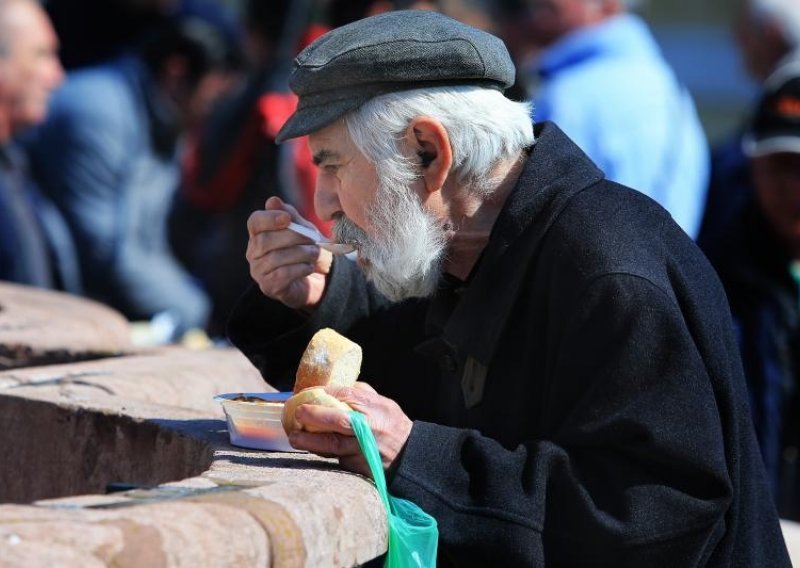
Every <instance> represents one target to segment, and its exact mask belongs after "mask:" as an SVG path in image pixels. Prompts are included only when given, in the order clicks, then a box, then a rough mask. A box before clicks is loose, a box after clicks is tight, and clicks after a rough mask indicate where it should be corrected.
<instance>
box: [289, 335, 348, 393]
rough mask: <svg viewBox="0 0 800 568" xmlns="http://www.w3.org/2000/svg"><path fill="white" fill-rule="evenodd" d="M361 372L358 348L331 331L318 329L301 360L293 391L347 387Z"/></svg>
mask: <svg viewBox="0 0 800 568" xmlns="http://www.w3.org/2000/svg"><path fill="white" fill-rule="evenodd" d="M360 371H361V346H360V345H358V344H357V343H353V342H352V341H350V340H349V339H347V338H346V337H344V336H343V335H340V334H338V333H337V332H336V331H334V330H332V329H330V328H325V329H321V330H319V331H318V332H317V333H315V334H314V337H312V338H311V341H309V342H308V346H307V347H306V350H305V352H304V353H303V356H302V357H301V358H300V365H299V366H298V367H297V375H296V376H295V382H294V392H295V393H298V392H300V391H301V390H303V389H307V388H309V387H324V386H327V385H339V386H343V387H349V386H352V385H353V383H355V382H356V381H357V380H358V373H359V372H360Z"/></svg>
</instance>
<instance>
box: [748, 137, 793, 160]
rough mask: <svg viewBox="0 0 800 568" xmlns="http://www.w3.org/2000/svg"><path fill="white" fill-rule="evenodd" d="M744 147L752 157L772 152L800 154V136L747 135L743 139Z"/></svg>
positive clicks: (767, 154)
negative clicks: (758, 137)
mask: <svg viewBox="0 0 800 568" xmlns="http://www.w3.org/2000/svg"><path fill="white" fill-rule="evenodd" d="M742 149H743V150H744V153H745V155H746V156H749V157H750V158H760V157H762V156H769V155H770V154H800V137H798V136H786V135H783V136H769V137H766V138H761V139H756V138H754V137H753V136H746V137H745V138H744V139H743V140H742Z"/></svg>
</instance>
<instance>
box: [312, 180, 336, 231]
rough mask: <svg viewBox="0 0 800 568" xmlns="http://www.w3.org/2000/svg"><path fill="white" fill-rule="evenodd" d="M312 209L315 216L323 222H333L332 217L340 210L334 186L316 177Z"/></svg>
mask: <svg viewBox="0 0 800 568" xmlns="http://www.w3.org/2000/svg"><path fill="white" fill-rule="evenodd" d="M314 209H315V210H316V212H317V216H318V217H319V218H320V219H322V220H323V221H331V220H333V216H334V215H335V214H336V213H338V212H340V211H341V210H342V205H341V203H339V192H338V189H337V188H336V187H335V184H333V183H331V182H329V181H325V180H324V179H323V177H322V176H320V175H317V185H316V189H315V191H314Z"/></svg>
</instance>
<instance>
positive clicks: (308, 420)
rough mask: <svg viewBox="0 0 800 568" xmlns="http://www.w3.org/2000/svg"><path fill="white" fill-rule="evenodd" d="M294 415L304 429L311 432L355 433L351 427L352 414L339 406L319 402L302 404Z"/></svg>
mask: <svg viewBox="0 0 800 568" xmlns="http://www.w3.org/2000/svg"><path fill="white" fill-rule="evenodd" d="M294 417H295V420H297V421H298V422H299V423H300V424H301V425H302V426H303V429H304V430H308V431H309V432H332V433H336V434H344V435H346V436H352V435H353V429H352V428H351V427H350V416H349V415H348V413H347V412H345V411H343V410H339V409H338V408H332V407H330V406H321V405H319V404H301V405H300V406H298V407H297V410H295V413H294Z"/></svg>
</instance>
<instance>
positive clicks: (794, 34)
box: [749, 0, 800, 51]
mask: <svg viewBox="0 0 800 568" xmlns="http://www.w3.org/2000/svg"><path fill="white" fill-rule="evenodd" d="M749 3H750V13H751V14H752V16H753V18H754V19H755V20H756V22H770V23H772V24H774V25H775V26H777V27H778V29H779V30H780V32H781V35H782V36H783V39H784V40H785V41H786V43H787V44H788V45H789V49H790V51H791V50H795V49H798V48H800V2H798V1H797V0H749Z"/></svg>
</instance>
